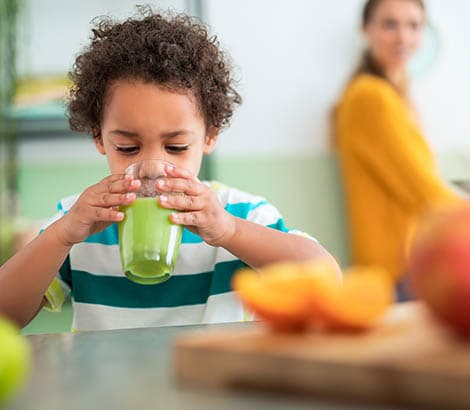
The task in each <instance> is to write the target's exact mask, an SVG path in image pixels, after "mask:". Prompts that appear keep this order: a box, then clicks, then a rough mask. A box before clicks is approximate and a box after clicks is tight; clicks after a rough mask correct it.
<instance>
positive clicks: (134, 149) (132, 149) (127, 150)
mask: <svg viewBox="0 0 470 410" xmlns="http://www.w3.org/2000/svg"><path fill="white" fill-rule="evenodd" d="M115 149H116V151H118V152H121V153H123V154H127V155H130V154H137V153H138V152H139V151H140V148H139V147H138V146H136V145H116V147H115ZM165 149H166V151H167V152H170V153H174V154H177V153H180V152H184V151H187V150H188V149H189V144H172V145H166V146H165Z"/></svg>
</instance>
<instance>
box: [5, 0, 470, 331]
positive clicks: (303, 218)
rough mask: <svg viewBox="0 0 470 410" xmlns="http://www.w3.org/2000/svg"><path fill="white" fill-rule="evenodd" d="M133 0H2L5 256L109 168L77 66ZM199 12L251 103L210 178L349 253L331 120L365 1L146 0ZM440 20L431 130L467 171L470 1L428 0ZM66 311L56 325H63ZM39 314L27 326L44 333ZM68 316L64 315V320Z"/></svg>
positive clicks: (425, 64)
mask: <svg viewBox="0 0 470 410" xmlns="http://www.w3.org/2000/svg"><path fill="white" fill-rule="evenodd" d="M135 4H136V2H135V0H81V1H80V2H76V1H72V0H65V1H64V0H0V133H1V142H0V161H1V162H0V258H1V260H0V262H2V261H4V260H5V259H6V258H7V257H8V256H9V255H10V254H11V252H14V251H15V250H16V249H18V248H19V247H20V246H21V245H22V244H23V243H24V242H26V241H28V240H29V239H30V238H31V237H32V236H33V235H35V234H36V232H37V229H38V227H39V226H40V225H41V224H42V223H44V220H46V219H47V218H48V217H50V216H51V215H53V214H54V212H55V209H56V204H57V202H58V200H59V199H60V198H62V197H64V196H67V195H70V194H73V193H77V192H80V191H81V190H82V189H84V188H85V187H87V186H89V185H91V184H93V183H95V182H97V181H98V180H99V179H101V178H102V177H104V176H106V175H107V173H108V172H107V166H106V163H105V159H104V158H103V157H102V156H100V155H99V154H98V153H97V152H96V151H95V148H94V145H93V143H92V140H91V137H90V136H87V135H80V134H77V133H72V132H71V131H69V130H68V123H67V119H66V117H65V111H64V95H65V93H66V89H67V72H68V70H69V69H70V67H71V65H72V64H73V61H74V58H75V55H76V54H77V53H78V52H79V50H80V49H81V48H82V47H83V46H84V45H86V44H87V42H88V37H89V31H90V27H91V20H92V19H93V18H94V17H96V16H100V15H111V16H113V17H116V18H118V19H121V18H125V17H126V16H129V15H131V14H133V13H134V12H135ZM146 4H151V5H152V6H154V8H155V9H168V8H171V9H173V10H175V11H183V12H187V13H190V14H192V15H196V16H199V17H200V18H201V19H202V20H203V21H204V22H206V23H207V24H208V25H209V27H210V31H211V33H213V34H216V35H217V36H218V38H219V41H220V43H221V45H222V48H223V49H225V50H226V51H227V52H228V53H229V54H230V55H231V56H232V59H233V61H234V63H235V67H236V78H238V80H239V91H240V92H241V94H242V96H243V98H244V103H243V105H242V106H241V108H240V109H239V110H238V111H237V112H236V114H235V117H234V118H233V121H232V125H231V127H230V129H228V130H226V131H225V132H224V133H223V134H222V135H221V138H220V142H219V146H218V148H217V150H216V152H215V154H213V155H212V156H211V158H210V159H209V160H207V161H206V163H205V165H206V166H205V168H204V175H203V177H205V178H210V179H217V180H220V181H223V182H224V183H226V184H228V185H233V186H236V187H238V188H240V189H244V190H248V191H251V192H254V193H257V194H261V195H264V196H266V197H267V198H268V199H269V200H270V201H271V202H273V203H274V204H275V205H276V206H277V207H278V208H279V209H280V211H281V213H282V214H283V215H284V217H285V219H286V221H287V225H288V226H291V227H295V228H297V229H301V230H303V231H306V232H308V233H310V234H311V235H313V236H315V237H316V238H318V239H319V240H320V242H321V243H322V244H323V245H324V246H325V247H326V248H327V249H328V250H330V252H331V253H332V254H334V255H335V256H336V257H337V258H338V260H339V261H340V262H341V264H342V265H343V266H346V265H347V264H348V260H349V251H348V243H347V236H346V229H347V227H346V220H345V215H344V201H343V194H342V188H341V184H340V179H339V174H338V170H337V164H336V161H335V158H334V155H333V154H332V152H331V149H330V141H329V139H330V130H329V119H330V112H331V109H332V106H333V104H334V102H335V101H336V99H337V98H338V96H339V95H340V93H341V90H342V88H343V87H344V85H345V83H346V81H347V79H348V77H349V76H350V75H351V71H352V69H353V68H354V67H355V65H356V62H357V60H358V58H359V53H360V50H361V49H362V46H363V40H362V38H361V34H360V27H359V21H360V17H359V14H360V11H361V7H362V5H363V1H362V0H329V1H327V2H325V1H323V0H289V1H285V0H284V1H283V0H224V1H220V0H173V1H170V0H168V1H148V2H146ZM426 6H427V9H428V15H429V17H430V24H429V27H428V28H427V30H426V35H425V41H424V44H423V46H422V50H421V51H420V52H419V54H418V55H417V56H416V58H415V59H414V60H413V61H412V64H411V65H410V67H409V71H410V75H411V77H412V79H413V82H412V84H411V85H412V89H411V90H412V95H413V100H414V101H415V102H416V103H417V109H418V112H419V114H420V118H421V121H422V126H423V129H424V135H425V136H426V137H427V139H428V141H429V142H430V144H431V146H432V147H433V149H434V151H435V153H436V155H437V159H438V162H439V166H440V169H441V172H442V174H443V175H444V177H445V178H446V179H447V180H449V181H464V182H465V181H466V180H467V179H468V178H469V176H470V162H469V156H470V144H469V142H468V140H469V139H468V138H469V136H470V122H469V121H468V120H467V118H469V114H470V107H469V105H470V103H469V102H468V99H469V96H470V81H468V73H469V72H470V55H469V54H468V52H467V50H468V45H467V44H466V43H467V42H466V39H468V38H470V26H469V25H468V22H467V20H468V16H469V15H470V2H468V1H467V0H447V1H442V0H427V1H426ZM68 314H69V312H68V311H67V309H66V312H65V313H64V315H65V316H63V317H64V318H65V319H64V321H63V322H61V323H58V324H57V326H56V327H54V326H55V325H54V326H52V327H49V328H48V329H49V330H51V331H53V330H60V329H62V328H63V327H64V326H65V325H64V324H66V323H67V320H68V316H67V315H68ZM37 320H41V316H40V317H39V318H38V319H36V321H34V322H33V323H32V325H30V327H29V328H27V329H26V332H34V331H35V329H39V328H41V329H44V327H41V326H39V327H37V328H36V327H35V326H36V325H35V322H37ZM56 320H57V319H56Z"/></svg>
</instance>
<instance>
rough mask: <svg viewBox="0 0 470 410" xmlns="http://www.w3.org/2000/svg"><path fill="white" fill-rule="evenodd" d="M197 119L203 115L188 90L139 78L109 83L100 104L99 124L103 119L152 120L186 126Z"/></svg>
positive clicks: (173, 125)
mask: <svg viewBox="0 0 470 410" xmlns="http://www.w3.org/2000/svg"><path fill="white" fill-rule="evenodd" d="M201 121H202V122H204V119H203V116H202V114H201V111H200V109H199V108H198V105H197V103H196V98H195V97H194V96H193V94H192V93H190V92H188V93H183V92H181V91H176V90H174V89H171V88H169V87H165V86H161V85H158V84H154V83H149V82H144V81H140V80H120V81H116V82H114V83H113V84H111V85H110V87H109V90H108V92H107V96H106V102H105V105H104V108H103V126H105V125H106V123H107V122H113V123H115V122H118V123H120V124H123V125H125V124H129V125H130V124H136V123H137V124H138V123H141V124H142V125H144V124H148V125H151V124H152V123H155V124H160V125H162V124H167V125H168V126H170V127H179V128H187V129H189V128H192V127H194V126H197V125H198V123H200V122H201Z"/></svg>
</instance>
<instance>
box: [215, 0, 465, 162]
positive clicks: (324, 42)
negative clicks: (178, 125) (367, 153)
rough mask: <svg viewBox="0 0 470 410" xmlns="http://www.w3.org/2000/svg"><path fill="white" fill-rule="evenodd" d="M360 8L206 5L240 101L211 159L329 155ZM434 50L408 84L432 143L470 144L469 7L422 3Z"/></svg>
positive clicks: (347, 3) (311, 3) (342, 3)
mask: <svg viewBox="0 0 470 410" xmlns="http://www.w3.org/2000/svg"><path fill="white" fill-rule="evenodd" d="M362 4H363V1H362V0H328V1H324V0H289V1H287V0H255V1H253V0H224V1H220V0H207V2H206V8H207V20H208V22H209V24H210V25H211V28H212V31H213V32H214V33H215V34H217V35H218V36H219V39H220V41H221V43H222V45H223V46H224V47H225V48H226V49H227V50H228V51H229V53H230V54H231V55H232V57H233V59H234V60H235V62H236V64H237V66H238V67H239V77H240V80H241V86H240V90H241V92H242V95H243V97H244V99H245V101H244V104H243V106H242V107H241V109H240V110H239V112H238V113H237V115H236V117H235V118H234V121H233V125H232V127H231V129H229V130H228V131H226V132H225V133H224V134H223V135H222V138H221V142H220V145H219V148H218V153H219V154H230V155H232V154H235V155H236V154H244V155H246V154H247V153H253V154H254V153H307V154H308V153H309V152H312V151H316V150H324V149H327V147H328V142H327V140H328V138H327V135H328V115H329V110H330V108H331V106H332V104H333V103H334V101H335V99H336V98H337V96H338V94H339V92H340V90H341V88H342V86H343V84H344V83H345V81H346V79H347V77H348V76H349V74H350V72H351V70H352V69H353V67H354V66H355V64H356V62H357V58H358V55H359V53H360V50H361V48H362V38H361V36H360V34H359V25H360V23H359V16H360V10H361V7H362ZM427 4H428V8H429V14H430V18H431V20H432V21H433V22H435V25H436V26H437V28H438V32H439V33H440V38H441V42H442V50H441V52H440V56H439V60H438V63H437V64H435V65H434V66H433V67H431V69H430V70H428V71H427V72H425V73H424V74H422V75H421V76H420V77H419V78H418V79H417V80H416V81H415V83H414V85H413V93H414V94H415V95H416V104H417V106H418V110H419V111H420V113H421V115H422V120H423V124H424V129H425V132H426V135H427V136H428V137H429V140H430V142H431V143H432V144H433V145H435V146H437V147H440V148H448V147H454V146H459V145H462V144H465V145H468V143H467V141H468V140H469V139H470V121H468V120H467V118H468V117H469V115H470V103H469V102H468V98H469V96H470V81H469V80H467V78H468V75H469V74H468V73H470V53H468V51H467V50H468V46H467V44H466V39H468V38H470V26H469V25H468V16H469V15H470V2H469V1H468V0H446V1H443V0H428V1H427Z"/></svg>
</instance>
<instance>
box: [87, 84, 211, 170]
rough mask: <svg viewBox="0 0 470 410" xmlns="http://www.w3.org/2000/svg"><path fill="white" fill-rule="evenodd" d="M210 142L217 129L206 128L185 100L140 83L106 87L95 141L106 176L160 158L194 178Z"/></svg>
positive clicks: (184, 96)
mask: <svg viewBox="0 0 470 410" xmlns="http://www.w3.org/2000/svg"><path fill="white" fill-rule="evenodd" d="M216 142H217V130H216V129H212V130H206V126H205V122H204V119H203V117H202V114H201V113H200V110H199V109H198V107H197V105H196V103H195V101H194V99H193V98H191V96H189V95H187V94H179V93H176V92H174V91H168V90H166V89H164V88H161V87H159V86H158V85H156V84H152V83H144V82H143V81H140V80H121V81H117V82H116V83H114V84H113V85H111V87H110V90H109V91H108V96H107V98H106V105H105V107H104V111H103V121H102V124H101V135H100V136H98V137H96V138H95V144H96V148H97V149H98V151H99V152H100V153H101V154H103V155H106V156H107V158H108V164H109V168H110V171H111V173H112V174H120V173H124V170H125V169H126V168H127V167H128V166H129V165H130V164H132V163H133V162H137V161H141V160H144V159H161V160H165V161H168V162H171V163H173V164H175V165H176V166H178V167H180V168H186V169H188V170H190V171H191V172H192V173H193V174H194V175H196V176H197V174H198V173H199V169H200V167H201V161H202V156H203V154H209V153H211V152H212V150H213V149H214V148H215V145H216Z"/></svg>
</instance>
